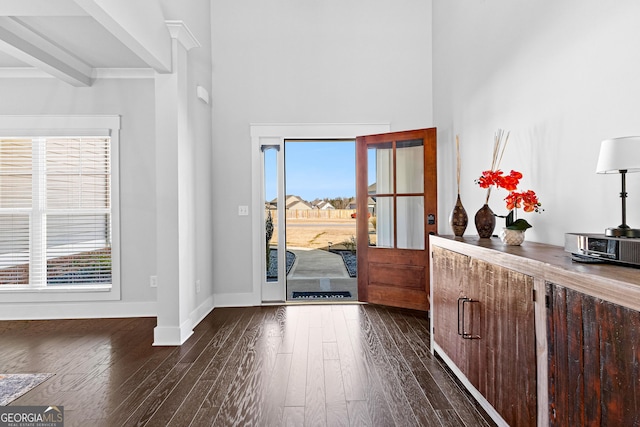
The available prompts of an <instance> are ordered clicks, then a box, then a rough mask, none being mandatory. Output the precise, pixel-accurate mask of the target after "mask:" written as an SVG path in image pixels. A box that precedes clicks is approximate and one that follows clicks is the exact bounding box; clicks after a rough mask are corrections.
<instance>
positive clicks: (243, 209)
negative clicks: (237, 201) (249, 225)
mask: <svg viewBox="0 0 640 427" xmlns="http://www.w3.org/2000/svg"><path fill="white" fill-rule="evenodd" d="M238 215H240V216H247V215H249V206H243V205H240V206H238Z"/></svg>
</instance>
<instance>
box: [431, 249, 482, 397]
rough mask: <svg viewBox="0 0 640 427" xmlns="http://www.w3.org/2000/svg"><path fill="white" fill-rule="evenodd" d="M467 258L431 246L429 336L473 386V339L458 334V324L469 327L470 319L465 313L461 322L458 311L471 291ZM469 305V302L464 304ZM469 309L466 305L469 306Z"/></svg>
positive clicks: (474, 375) (474, 370) (475, 365)
mask: <svg viewBox="0 0 640 427" xmlns="http://www.w3.org/2000/svg"><path fill="white" fill-rule="evenodd" d="M470 271H471V259H470V258H469V257H468V256H465V255H461V254H459V253H456V252H452V251H449V250H446V249H442V248H439V247H437V246H436V247H434V248H433V283H432V286H433V301H432V305H431V313H432V314H431V315H432V322H433V327H434V329H433V338H434V341H435V342H436V343H438V345H439V346H440V347H441V348H442V350H443V351H444V352H445V353H446V354H447V356H448V357H449V358H450V359H451V360H452V361H453V362H454V363H455V364H456V366H457V367H458V369H459V370H460V371H461V372H462V373H463V374H464V375H465V376H466V377H467V379H468V380H469V381H470V382H471V383H472V384H473V385H474V386H476V385H477V380H478V370H477V362H476V358H475V357H474V353H475V354H476V356H477V350H476V351H473V347H474V346H475V347H477V342H476V341H477V340H466V339H462V337H461V336H460V335H459V334H458V331H459V330H460V328H461V327H463V328H466V330H467V331H468V330H469V329H470V326H471V323H473V318H471V317H470V316H467V318H466V319H465V322H464V325H461V324H459V321H460V322H461V321H462V319H461V318H460V316H459V315H460V312H459V309H460V307H459V301H458V299H459V298H461V297H469V296H470V295H471V293H472V291H471V286H474V285H473V284H474V281H473V280H470ZM468 305H469V304H468ZM469 308H470V307H469Z"/></svg>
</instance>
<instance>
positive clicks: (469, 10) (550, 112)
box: [433, 0, 640, 245]
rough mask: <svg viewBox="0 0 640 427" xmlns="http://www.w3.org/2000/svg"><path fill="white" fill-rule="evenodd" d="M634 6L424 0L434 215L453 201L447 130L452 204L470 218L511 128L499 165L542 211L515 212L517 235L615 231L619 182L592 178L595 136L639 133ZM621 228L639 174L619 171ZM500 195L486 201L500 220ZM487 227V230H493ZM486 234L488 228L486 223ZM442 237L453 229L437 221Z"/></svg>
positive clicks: (632, 216) (635, 222)
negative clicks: (428, 1) (497, 136)
mask: <svg viewBox="0 0 640 427" xmlns="http://www.w3.org/2000/svg"><path fill="white" fill-rule="evenodd" d="M638 16H640V3H638V2H637V1H632V0H622V1H615V2H613V1H595V0H590V1H579V0H567V1H562V2H557V1H553V0H542V1H538V2H528V1H524V0H518V1H508V0H485V1H481V2H468V1H465V0H435V1H434V2H433V22H434V29H433V40H434V57H433V63H434V72H433V73H434V74H433V76H434V118H435V125H436V126H437V127H438V150H439V164H438V167H439V170H440V176H441V177H442V179H441V180H440V183H441V185H440V189H439V201H440V218H441V219H442V218H443V217H445V216H446V215H448V214H449V212H450V211H451V209H453V206H454V204H455V193H456V186H455V142H454V141H455V135H456V134H459V135H460V143H461V151H462V202H463V204H464V206H465V208H466V210H467V212H468V214H469V216H470V225H469V227H468V228H467V231H466V233H465V234H466V235H476V234H477V233H476V230H475V227H474V225H473V215H474V214H475V212H476V211H477V210H478V209H479V208H480V207H481V206H482V204H483V203H484V196H485V190H481V189H479V188H478V187H477V186H476V185H475V184H474V179H476V178H477V177H478V176H479V175H480V173H481V172H482V171H483V170H486V169H489V168H490V165H491V151H492V144H493V135H494V132H495V131H496V130H497V129H498V128H502V129H505V130H509V131H511V138H510V142H509V145H508V147H507V149H506V152H505V156H504V159H503V161H502V165H501V168H502V169H503V170H506V171H509V170H511V169H515V170H518V171H521V172H522V173H523V174H524V178H523V180H522V184H523V188H522V189H529V188H530V189H532V190H534V191H536V193H537V194H538V195H539V197H540V199H541V201H542V203H543V207H544V209H545V211H544V213H542V214H541V215H537V214H525V216H524V217H525V218H526V219H527V220H528V221H529V222H530V223H532V224H533V226H534V227H533V228H532V229H530V230H528V231H527V240H532V241H539V242H545V243H551V244H555V245H564V233H566V232H595V233H603V232H604V229H605V228H606V227H612V226H617V225H618V224H620V220H621V214H620V198H619V192H620V176H619V175H597V174H596V173H595V167H596V162H597V159H598V152H599V148H600V142H601V141H602V140H603V139H607V138H612V137H618V136H628V135H638V134H640V103H638V99H640V79H638V76H639V75H640V53H639V52H640V51H639V50H638V46H639V45H640V32H638V30H637V17H638ZM627 189H628V192H629V201H628V218H627V222H628V224H630V225H631V226H634V227H635V228H637V227H640V210H639V209H637V207H638V206H640V174H629V175H628V179H627ZM505 196H506V192H505V191H504V190H498V191H494V192H493V194H492V196H491V202H490V206H491V207H492V208H493V210H494V211H496V213H499V214H501V213H505V212H506V211H505V209H504V204H503V201H502V200H501V199H502V198H503V197H505ZM501 225H502V224H501V221H500V220H499V221H498V226H501ZM496 230H498V228H497V227H496ZM439 231H440V232H441V233H446V234H452V232H451V229H450V228H449V226H448V224H447V222H446V221H441V222H440V230H439Z"/></svg>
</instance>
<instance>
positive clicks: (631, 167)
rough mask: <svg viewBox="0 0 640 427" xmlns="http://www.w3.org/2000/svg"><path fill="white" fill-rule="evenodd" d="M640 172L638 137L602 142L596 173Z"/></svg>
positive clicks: (639, 138)
mask: <svg viewBox="0 0 640 427" xmlns="http://www.w3.org/2000/svg"><path fill="white" fill-rule="evenodd" d="M621 170H626V171H627V172H640V136H625V137H622V138H612V139H606V140H604V141H602V144H601V145H600V155H599V156H598V166H597V167H596V173H619V172H620V171H621Z"/></svg>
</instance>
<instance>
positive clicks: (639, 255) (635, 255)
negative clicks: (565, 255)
mask: <svg viewBox="0 0 640 427" xmlns="http://www.w3.org/2000/svg"><path fill="white" fill-rule="evenodd" d="M564 250H565V251H567V252H570V253H571V254H573V255H575V257H574V260H576V261H584V262H590V261H596V262H597V261H601V262H612V263H616V264H624V265H631V266H635V267H640V238H628V237H611V236H605V235H604V234H588V233H566V234H565V235H564Z"/></svg>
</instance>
